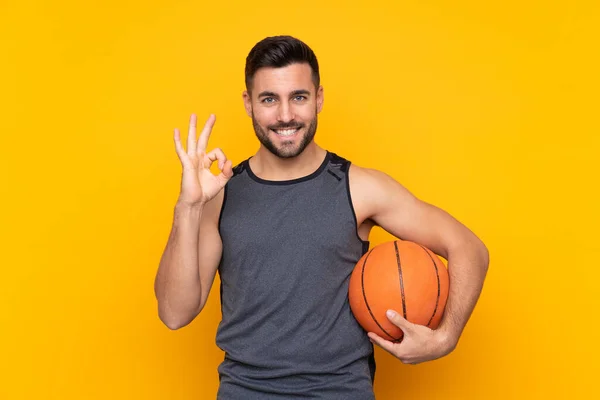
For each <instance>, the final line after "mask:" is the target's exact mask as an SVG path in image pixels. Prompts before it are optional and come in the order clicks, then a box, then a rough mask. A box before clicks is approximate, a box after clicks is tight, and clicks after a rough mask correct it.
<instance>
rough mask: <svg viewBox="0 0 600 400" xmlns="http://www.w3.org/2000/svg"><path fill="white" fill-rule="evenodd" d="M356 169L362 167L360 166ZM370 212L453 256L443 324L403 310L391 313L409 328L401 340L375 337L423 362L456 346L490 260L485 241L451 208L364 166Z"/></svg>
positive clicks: (399, 233)
mask: <svg viewBox="0 0 600 400" xmlns="http://www.w3.org/2000/svg"><path fill="white" fill-rule="evenodd" d="M355 171H356V169H355ZM355 177H357V178H358V179H356V182H357V184H362V187H361V189H360V191H361V193H363V196H365V195H366V194H368V199H367V201H366V203H368V210H369V212H368V217H369V218H370V219H371V220H373V221H374V222H375V223H376V224H377V225H379V226H380V227H382V228H383V229H384V230H386V231H387V232H389V233H390V234H392V235H394V236H396V237H398V238H399V239H402V240H409V241H413V242H416V243H419V244H421V245H423V246H425V247H427V248H429V249H430V250H432V251H433V252H434V253H436V254H438V255H440V256H442V257H444V258H445V259H446V260H448V274H449V277H450V288H449V295H448V301H447V303H446V308H445V311H444V316H443V318H442V321H441V323H440V325H439V326H438V328H437V329H435V330H432V329H430V328H428V327H425V326H422V325H415V324H412V323H410V322H408V321H406V320H405V319H404V318H402V317H401V316H400V315H399V313H393V314H392V315H388V318H389V319H390V320H391V321H392V322H393V323H395V324H396V325H397V326H398V327H400V328H401V329H402V330H403V331H404V338H403V340H402V342H401V343H392V342H389V341H386V340H384V339H382V338H380V337H378V336H377V335H375V334H373V333H369V336H370V337H371V339H372V341H373V342H375V343H376V344H378V345H380V346H381V347H383V348H384V349H385V350H387V351H389V352H390V353H392V354H393V355H395V356H396V357H398V358H399V359H400V360H401V361H402V362H404V363H409V364H417V363H420V362H424V361H429V360H433V359H436V358H440V357H443V356H445V355H446V354H448V353H450V352H451V351H453V350H454V348H455V347H456V345H457V344H458V341H459V338H460V336H461V334H462V332H463V329H464V328H465V325H466V324H467V321H468V320H469V318H470V316H471V313H472V312H473V309H474V308H475V305H476V303H477V300H478V298H479V295H480V293H481V290H482V288H483V283H484V279H485V276H486V273H487V269H488V264H489V255H488V250H487V248H486V246H485V245H484V244H483V242H482V241H481V240H480V239H479V238H478V237H477V236H476V235H475V234H474V233H473V232H472V231H471V230H470V229H468V228H467V227H466V226H465V225H463V224H462V223H461V222H459V221H458V220H457V219H455V218H454V217H452V216H451V215H450V214H449V213H447V212H446V211H444V210H442V209H440V208H438V207H436V206H433V205H431V204H428V203H426V202H424V201H422V200H420V199H418V198H417V197H416V196H414V195H413V194H412V193H410V192H409V191H408V190H407V189H406V188H405V187H403V186H402V185H401V184H399V183H398V182H397V181H395V180H394V179H393V178H391V177H390V176H388V175H387V174H385V173H382V172H379V171H376V170H369V169H361V171H357V172H356V173H355Z"/></svg>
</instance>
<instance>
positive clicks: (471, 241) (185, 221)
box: [155, 36, 488, 400]
mask: <svg viewBox="0 0 600 400" xmlns="http://www.w3.org/2000/svg"><path fill="white" fill-rule="evenodd" d="M323 98H324V97H323V87H322V86H321V84H320V77H319V66H318V62H317V58H316V57H315V55H314V53H313V52H312V50H311V49H310V48H309V47H308V46H307V45H306V44H304V43H303V42H301V41H300V40H297V39H295V38H292V37H289V36H278V37H269V38H266V39H264V40H262V41H261V42H259V43H257V44H256V45H255V46H254V48H253V49H252V50H251V51H250V53H249V55H248V57H247V60H246V91H244V93H243V100H244V106H245V109H246V112H247V113H248V115H249V116H250V117H251V118H252V122H253V126H254V130H255V132H256V136H257V137H258V139H259V141H260V143H261V146H260V148H259V150H258V151H257V152H256V154H255V155H254V156H252V157H250V158H248V159H246V160H245V161H243V162H241V163H239V164H238V165H237V166H236V167H235V168H233V165H232V162H231V160H228V159H227V157H226V156H225V154H224V153H223V151H222V150H221V149H218V148H216V149H213V150H210V151H209V150H208V139H209V135H210V132H211V129H212V127H213V125H214V123H215V116H214V115H211V116H210V117H209V119H208V121H207V122H206V124H205V125H204V128H203V130H202V132H201V133H200V136H199V138H198V140H197V139H196V116H195V115H192V117H191V120H190V127H189V132H188V138H187V150H184V148H183V146H182V144H181V141H180V134H179V131H178V130H177V129H176V130H175V134H174V140H175V147H176V151H177V154H178V156H179V158H180V161H181V163H182V166H183V175H182V184H181V193H180V196H179V199H178V201H177V204H176V206H175V213H174V221H173V226H172V230H171V234H170V237H169V240H168V243H167V246H166V248H165V251H164V254H163V257H162V259H161V262H160V265H159V268H158V272H157V276H156V282H155V292H156V296H157V299H158V312H159V316H160V319H161V320H162V321H163V322H164V323H165V324H166V325H167V326H168V327H169V328H171V329H178V328H181V327H183V326H185V325H187V324H189V323H190V322H191V321H192V320H193V319H194V318H195V317H196V316H197V315H198V314H199V313H200V311H201V310H202V309H203V307H204V305H205V303H206V300H207V298H208V295H209V292H210V290H211V286H212V284H213V281H214V278H215V275H216V272H217V270H218V271H219V276H220V279H221V288H220V291H221V310H222V321H221V323H220V325H219V328H218V331H217V344H218V345H219V347H220V348H221V349H223V350H224V352H225V359H224V360H223V362H222V363H221V365H220V366H219V369H218V371H219V377H220V386H219V392H218V395H217V397H218V398H219V399H291V398H309V397H311V396H313V397H314V398H322V399H357V400H362V399H373V398H374V395H373V386H372V383H373V378H374V371H375V364H374V359H373V345H372V343H376V344H377V345H379V346H381V347H382V348H384V349H385V350H387V351H388V352H390V353H391V354H393V355H394V356H396V357H398V358H399V359H400V360H401V361H402V362H404V363H409V364H417V363H420V362H424V361H429V360H434V359H437V358H440V357H442V356H444V355H447V354H448V353H450V352H451V351H452V350H453V349H454V348H455V346H456V344H457V342H458V339H459V337H460V335H461V332H462V330H463V328H464V326H465V324H466V323H467V320H468V319H469V317H470V315H471V312H472V310H473V308H474V307H475V304H476V301H477V299H478V297H479V294H480V291H481V288H482V286H483V281H484V278H485V274H486V271H487V266H488V253H487V249H486V247H485V246H484V245H483V243H482V242H481V241H480V240H479V239H478V238H477V237H476V236H475V235H474V234H473V233H472V232H471V231H470V230H469V229H468V228H466V227H465V226H464V225H462V224H461V223H460V222H458V221H457V220H455V219H454V218H453V217H451V216H450V215H449V214H448V213H446V212H444V211H443V210H441V209H439V208H437V207H435V206H432V205H430V204H427V203H425V202H423V201H421V200H419V199H417V198H415V196H413V195H412V194H411V193H410V192H409V191H408V190H407V189H405V188H404V187H403V186H402V185H400V184H399V183H398V182H396V181H395V180H394V179H392V178H391V177H390V176H388V175H386V174H385V173H382V172H379V171H376V170H373V169H369V168H364V167H359V166H356V165H354V164H351V163H350V162H349V161H348V160H346V159H344V158H343V157H340V156H338V155H337V154H335V153H332V152H330V151H327V150H325V149H323V148H321V147H320V146H319V145H318V144H317V143H316V142H315V141H314V136H315V133H316V131H317V114H318V113H320V112H321V110H322V108H323ZM196 140H197V141H196ZM213 162H217V163H218V166H219V169H220V170H221V172H220V174H218V175H214V174H212V173H211V172H210V170H209V168H210V166H211V165H212V163H213ZM375 225H377V226H380V227H382V228H383V229H385V230H386V231H388V232H390V233H391V234H393V235H394V236H396V237H398V238H402V239H405V240H411V241H414V242H417V243H420V244H422V245H424V246H426V247H428V248H429V249H431V250H433V251H434V252H435V253H437V254H439V255H441V256H443V257H445V258H446V259H447V260H448V268H449V274H450V294H449V298H448V303H447V305H446V311H445V314H444V318H443V320H442V323H441V324H440V326H439V327H438V329H436V330H431V329H429V328H427V327H424V326H420V325H415V324H412V323H409V322H408V321H406V320H405V319H403V318H402V317H401V316H399V315H398V314H397V313H393V310H391V311H392V313H391V314H390V315H389V318H390V320H391V321H392V322H393V323H395V324H396V325H397V326H398V327H400V328H401V329H402V330H403V331H404V339H403V340H402V342H400V343H391V342H389V341H386V340H384V339H382V338H380V337H378V336H376V335H375V334H373V333H366V332H364V331H363V330H362V328H361V327H360V326H359V325H358V323H357V322H356V320H355V319H354V317H353V315H352V313H351V311H350V308H349V304H348V299H347V295H348V293H347V291H348V280H349V277H350V274H351V272H352V269H353V268H354V266H355V264H356V262H357V261H358V259H359V258H360V257H361V256H362V255H363V254H364V253H365V252H366V251H367V249H368V247H369V241H368V237H369V232H370V230H371V229H372V227H373V226H375Z"/></svg>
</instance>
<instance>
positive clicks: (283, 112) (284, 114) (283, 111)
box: [277, 101, 295, 123]
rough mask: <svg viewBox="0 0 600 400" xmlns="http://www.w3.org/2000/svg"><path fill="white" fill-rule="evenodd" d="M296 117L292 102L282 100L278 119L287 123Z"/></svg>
mask: <svg viewBox="0 0 600 400" xmlns="http://www.w3.org/2000/svg"><path fill="white" fill-rule="evenodd" d="M294 118H295V115H294V110H293V109H292V107H291V106H290V104H289V103H288V102H286V101H282V102H281V103H280V106H279V113H278V114H277V121H279V122H283V123H287V122H290V121H292V120H293V119H294Z"/></svg>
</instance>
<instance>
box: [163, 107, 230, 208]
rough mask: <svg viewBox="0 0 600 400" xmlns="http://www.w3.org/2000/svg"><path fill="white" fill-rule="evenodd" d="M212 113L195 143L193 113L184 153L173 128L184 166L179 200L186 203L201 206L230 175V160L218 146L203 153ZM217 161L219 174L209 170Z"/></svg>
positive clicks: (194, 116) (213, 120)
mask: <svg viewBox="0 0 600 400" xmlns="http://www.w3.org/2000/svg"><path fill="white" fill-rule="evenodd" d="M215 119H216V117H215V115H214V114H211V115H210V117H209V118H208V120H207V121H206V124H205V125H204V129H202V132H201V133H200V137H199V139H198V141H197V142H196V115H195V114H192V116H191V118H190V126H189V131H188V138H187V152H186V151H185V150H184V149H183V146H182V145H181V139H180V134H179V129H175V134H174V140H175V150H176V151H177V155H178V156H179V160H180V161H181V165H182V167H183V172H182V178H181V193H180V194H179V199H178V201H177V202H178V203H179V204H183V205H188V206H197V205H203V204H205V203H206V202H207V201H209V200H211V199H212V198H213V197H215V196H216V195H217V193H219V191H220V190H221V189H223V187H224V186H225V184H226V183H227V182H228V181H229V179H231V177H232V176H233V171H232V161H231V160H228V159H227V157H226V156H225V153H223V151H222V150H221V149H219V148H216V149H213V150H211V151H209V152H208V153H207V152H206V147H207V145H208V138H209V137H210V133H211V131H212V127H213V125H214V124H215ZM217 160H218V165H219V170H221V173H220V174H219V175H214V174H213V173H212V172H211V171H210V166H211V165H212V163H213V162H215V161H217Z"/></svg>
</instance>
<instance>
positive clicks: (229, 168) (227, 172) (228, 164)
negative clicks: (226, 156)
mask: <svg viewBox="0 0 600 400" xmlns="http://www.w3.org/2000/svg"><path fill="white" fill-rule="evenodd" d="M232 176H233V162H232V161H231V160H227V161H225V164H223V169H222V170H221V173H220V174H219V178H220V180H221V182H222V183H223V184H226V183H227V181H229V179H231V177H232Z"/></svg>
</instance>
